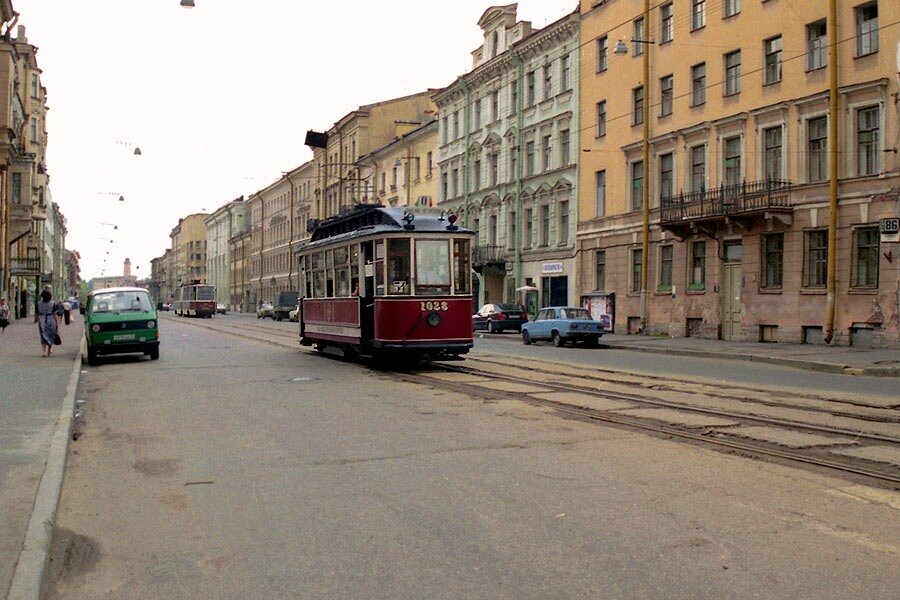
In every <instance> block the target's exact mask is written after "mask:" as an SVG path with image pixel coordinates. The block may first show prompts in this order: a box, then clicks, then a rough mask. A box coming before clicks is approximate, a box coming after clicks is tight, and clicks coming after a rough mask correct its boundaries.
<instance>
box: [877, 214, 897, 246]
mask: <svg viewBox="0 0 900 600" xmlns="http://www.w3.org/2000/svg"><path fill="white" fill-rule="evenodd" d="M878 230H879V231H880V232H881V241H882V242H900V217H889V218H887V219H881V220H880V221H878Z"/></svg>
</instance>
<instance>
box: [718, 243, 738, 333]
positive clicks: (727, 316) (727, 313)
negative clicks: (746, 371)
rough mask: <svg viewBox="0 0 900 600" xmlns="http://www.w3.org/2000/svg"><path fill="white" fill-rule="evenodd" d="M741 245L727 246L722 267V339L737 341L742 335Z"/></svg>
mask: <svg viewBox="0 0 900 600" xmlns="http://www.w3.org/2000/svg"><path fill="white" fill-rule="evenodd" d="M742 283H743V279H742V276H741V245H740V244H739V243H738V244H726V245H725V264H724V265H722V297H721V303H722V339H723V340H737V339H740V335H741V287H742Z"/></svg>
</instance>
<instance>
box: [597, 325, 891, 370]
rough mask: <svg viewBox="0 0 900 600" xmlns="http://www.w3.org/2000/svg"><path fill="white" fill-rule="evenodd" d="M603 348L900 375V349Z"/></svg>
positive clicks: (606, 344) (625, 343)
mask: <svg viewBox="0 0 900 600" xmlns="http://www.w3.org/2000/svg"><path fill="white" fill-rule="evenodd" d="M600 346H601V347H603V348H615V349H620V350H640V351H643V352H658V353H661V354H674V355H681V356H697V357H703V358H718V359H732V360H746V361H751V362H762V363H769V364H775V365H782V366H786V367H794V368H797V369H806V370H810V371H821V372H824V373H843V374H845V375H867V376H875V377H900V349H893V350H887V349H872V348H854V347H849V346H817V345H811V344H785V343H775V344H762V343H758V342H725V341H721V340H704V339H698V338H690V337H688V338H664V337H650V336H640V335H604V336H603V337H602V338H600Z"/></svg>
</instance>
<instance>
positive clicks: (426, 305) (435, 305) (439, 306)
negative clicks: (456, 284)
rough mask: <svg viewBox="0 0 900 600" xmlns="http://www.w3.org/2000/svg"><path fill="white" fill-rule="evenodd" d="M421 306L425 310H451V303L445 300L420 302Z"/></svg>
mask: <svg viewBox="0 0 900 600" xmlns="http://www.w3.org/2000/svg"><path fill="white" fill-rule="evenodd" d="M419 304H420V308H421V310H422V311H423V312H424V311H426V310H449V309H450V305H449V304H448V303H447V301H446V300H445V301H443V302H420V303H419Z"/></svg>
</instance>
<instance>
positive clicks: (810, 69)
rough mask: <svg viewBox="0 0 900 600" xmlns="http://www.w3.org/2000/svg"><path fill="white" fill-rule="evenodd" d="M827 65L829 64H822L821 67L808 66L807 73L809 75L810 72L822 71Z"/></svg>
mask: <svg viewBox="0 0 900 600" xmlns="http://www.w3.org/2000/svg"><path fill="white" fill-rule="evenodd" d="M827 66H828V65H822V66H820V67H811V68H810V67H807V68H806V73H807V75H808V74H810V73H815V72H816V71H822V70H824V69H825V67H827Z"/></svg>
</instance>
